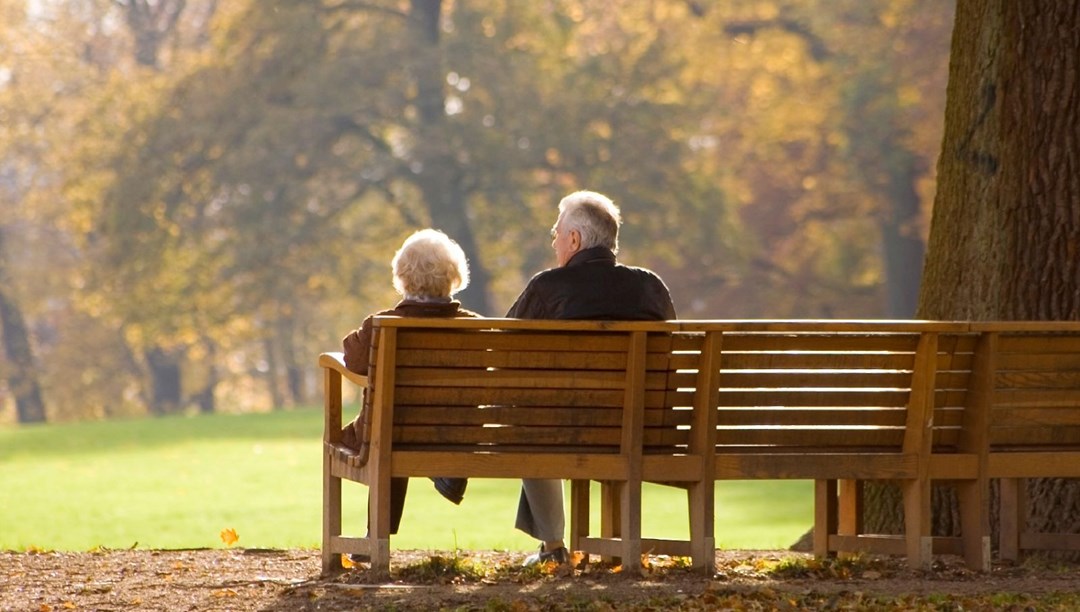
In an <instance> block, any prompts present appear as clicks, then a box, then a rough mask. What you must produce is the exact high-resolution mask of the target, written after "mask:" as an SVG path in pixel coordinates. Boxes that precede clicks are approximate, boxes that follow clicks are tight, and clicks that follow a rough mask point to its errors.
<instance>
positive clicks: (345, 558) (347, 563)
mask: <svg viewBox="0 0 1080 612" xmlns="http://www.w3.org/2000/svg"><path fill="white" fill-rule="evenodd" d="M341 567H343V568H345V569H352V568H354V567H356V563H355V562H353V560H352V559H350V558H349V555H346V554H342V555H341Z"/></svg>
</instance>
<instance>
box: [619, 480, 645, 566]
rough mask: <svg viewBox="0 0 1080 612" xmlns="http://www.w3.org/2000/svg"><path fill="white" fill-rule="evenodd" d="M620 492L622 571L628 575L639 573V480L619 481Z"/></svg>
mask: <svg viewBox="0 0 1080 612" xmlns="http://www.w3.org/2000/svg"><path fill="white" fill-rule="evenodd" d="M620 484H621V486H620V488H621V489H622V494H621V495H619V501H620V506H621V508H620V509H621V511H622V512H621V513H620V516H621V519H622V520H621V525H620V527H619V534H620V536H621V537H622V566H623V573H624V574H626V575H628V576H640V575H641V482H640V481H638V482H624V483H620Z"/></svg>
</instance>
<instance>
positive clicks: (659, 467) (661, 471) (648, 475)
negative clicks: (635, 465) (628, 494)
mask: <svg viewBox="0 0 1080 612" xmlns="http://www.w3.org/2000/svg"><path fill="white" fill-rule="evenodd" d="M711 459H712V457H709V460H711ZM702 461H703V458H702V457H700V456H690V455H682V456H675V455H672V454H665V455H655V456H650V455H645V456H644V457H643V458H642V461H641V477H642V479H644V480H645V481H648V482H696V481H698V480H701V475H702V473H703V472H704V469H705V466H704V465H702Z"/></svg>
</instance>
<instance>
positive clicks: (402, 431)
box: [394, 424, 688, 453]
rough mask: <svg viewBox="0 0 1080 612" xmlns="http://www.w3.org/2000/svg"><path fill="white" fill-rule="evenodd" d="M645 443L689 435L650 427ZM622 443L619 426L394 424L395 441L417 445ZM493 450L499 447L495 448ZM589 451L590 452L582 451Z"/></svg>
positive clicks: (606, 448) (670, 442) (606, 446)
mask: <svg viewBox="0 0 1080 612" xmlns="http://www.w3.org/2000/svg"><path fill="white" fill-rule="evenodd" d="M643 437H644V444H646V445H650V446H655V445H665V446H674V445H678V444H682V443H685V442H686V440H687V438H688V434H687V433H685V432H679V431H678V430H674V429H669V428H648V429H645V430H644V432H643ZM621 442H622V429H621V428H619V427H589V426H584V427H551V426H543V425H538V426H512V427H507V426H494V427H483V426H451V425H444V426H440V427H432V426H412V425H398V424H395V425H394V444H395V445H402V446H410V447H416V446H421V445H434V446H452V445H458V446H474V445H484V446H489V447H499V446H504V445H505V446H510V447H517V446H522V447H527V446H544V447H548V451H550V450H551V449H552V448H554V447H560V446H572V447H575V448H576V447H593V448H595V452H598V453H604V452H611V451H610V449H612V448H618V446H619V444H620V443H621ZM490 450H496V449H495V448H491V449H490ZM582 452H587V451H582Z"/></svg>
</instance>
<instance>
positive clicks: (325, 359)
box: [319, 352, 368, 444]
mask: <svg viewBox="0 0 1080 612" xmlns="http://www.w3.org/2000/svg"><path fill="white" fill-rule="evenodd" d="M319 366H320V367H321V368H322V369H323V373H324V374H323V385H324V388H323V402H324V414H323V425H324V428H323V440H325V441H326V442H328V443H330V444H338V443H340V442H341V413H342V407H343V397H342V395H343V393H342V391H343V389H342V386H341V379H342V378H344V379H345V380H348V381H349V382H351V383H353V384H355V385H357V386H358V387H360V388H361V389H364V388H366V387H367V379H368V377H367V376H363V375H361V374H357V373H356V372H351V371H349V369H348V368H346V367H345V355H344V354H343V353H340V352H338V353H323V354H321V355H319Z"/></svg>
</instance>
